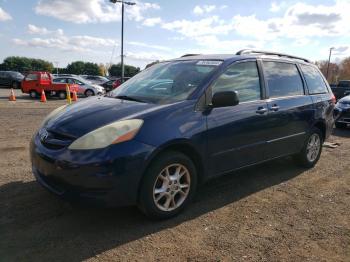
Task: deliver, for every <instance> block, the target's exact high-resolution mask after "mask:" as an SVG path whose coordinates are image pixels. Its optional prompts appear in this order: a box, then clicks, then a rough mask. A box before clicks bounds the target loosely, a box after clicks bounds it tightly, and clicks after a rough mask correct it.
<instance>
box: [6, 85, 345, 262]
mask: <svg viewBox="0 0 350 262" xmlns="http://www.w3.org/2000/svg"><path fill="white" fill-rule="evenodd" d="M3 91H4V90H0V121H1V129H0V261H29V260H30V261H81V260H90V261H105V260H107V261H135V260H147V261H149V260H161V261H184V260H187V261H218V260H224V261H232V260H235V261H350V130H341V131H339V130H337V131H335V133H334V135H333V136H332V137H331V138H330V140H331V141H334V142H338V143H339V144H340V146H339V147H338V148H335V149H330V148H324V150H323V153H322V157H321V159H320V161H319V163H318V164H317V166H316V167H315V168H314V169H311V170H304V169H301V168H298V167H296V166H295V165H294V164H293V161H292V160H291V159H280V160H276V161H273V162H269V163H266V164H263V165H259V166H257V167H254V168H249V169H245V170H242V171H239V172H236V173H234V174H231V175H227V176H225V177H223V178H220V179H216V180H214V181H211V182H210V183H208V184H206V185H204V186H203V187H202V188H200V190H199V192H198V194H197V197H196V199H195V201H194V203H193V204H192V205H191V206H190V207H189V209H187V210H186V212H184V213H183V214H181V215H180V216H178V217H176V218H174V219H171V220H168V221H162V222H152V221H149V220H147V219H146V218H145V217H144V216H143V215H142V214H141V213H139V212H138V210H137V209H136V208H134V207H129V208H118V209H97V208H87V207H79V206H71V205H70V204H68V203H66V202H63V201H61V200H59V199H57V198H56V197H55V196H53V195H51V194H50V193H48V192H47V191H46V190H44V189H43V188H42V187H41V186H39V185H38V184H37V183H36V182H35V181H34V180H33V175H32V173H31V166H30V162H29V155H28V143H29V140H30V138H31V136H32V134H33V133H34V132H35V130H37V129H38V127H39V125H40V123H41V121H42V120H43V118H44V117H45V115H47V114H48V113H49V112H50V111H51V110H53V109H54V108H55V107H57V106H59V105H61V104H63V103H64V101H59V100H50V101H49V102H48V103H46V104H43V103H40V102H33V101H32V100H29V99H26V98H22V99H18V101H17V102H15V103H13V102H7V97H8V90H6V92H3ZM3 93H4V94H3ZM4 95H5V96H4ZM22 100H23V101H27V102H26V103H21V101H22Z"/></svg>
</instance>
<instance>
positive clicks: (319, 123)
mask: <svg viewBox="0 0 350 262" xmlns="http://www.w3.org/2000/svg"><path fill="white" fill-rule="evenodd" d="M313 127H316V128H317V129H319V130H320V131H321V133H322V139H323V141H325V139H326V131H327V126H326V123H325V122H324V121H317V122H315V123H314V124H313Z"/></svg>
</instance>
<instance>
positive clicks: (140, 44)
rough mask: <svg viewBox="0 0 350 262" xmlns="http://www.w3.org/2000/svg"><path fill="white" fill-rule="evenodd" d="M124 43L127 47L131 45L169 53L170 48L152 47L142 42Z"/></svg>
mask: <svg viewBox="0 0 350 262" xmlns="http://www.w3.org/2000/svg"><path fill="white" fill-rule="evenodd" d="M126 43H127V44H129V45H133V46H139V47H146V48H152V49H157V50H162V51H171V48H169V47H166V46H161V45H152V44H147V43H144V42H136V41H128V42H126Z"/></svg>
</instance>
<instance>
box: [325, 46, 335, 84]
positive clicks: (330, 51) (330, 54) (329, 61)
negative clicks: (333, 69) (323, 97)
mask: <svg viewBox="0 0 350 262" xmlns="http://www.w3.org/2000/svg"><path fill="white" fill-rule="evenodd" d="M333 49H334V47H331V48H330V49H329V57H328V65H327V76H326V79H327V81H328V72H329V64H330V63H331V56H332V50H333Z"/></svg>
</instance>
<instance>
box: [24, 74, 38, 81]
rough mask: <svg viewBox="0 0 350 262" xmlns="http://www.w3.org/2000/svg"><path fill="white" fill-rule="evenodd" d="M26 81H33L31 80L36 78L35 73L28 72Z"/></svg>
mask: <svg viewBox="0 0 350 262" xmlns="http://www.w3.org/2000/svg"><path fill="white" fill-rule="evenodd" d="M26 80H27V81H33V80H38V75H37V74H28V75H27V76H26Z"/></svg>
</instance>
